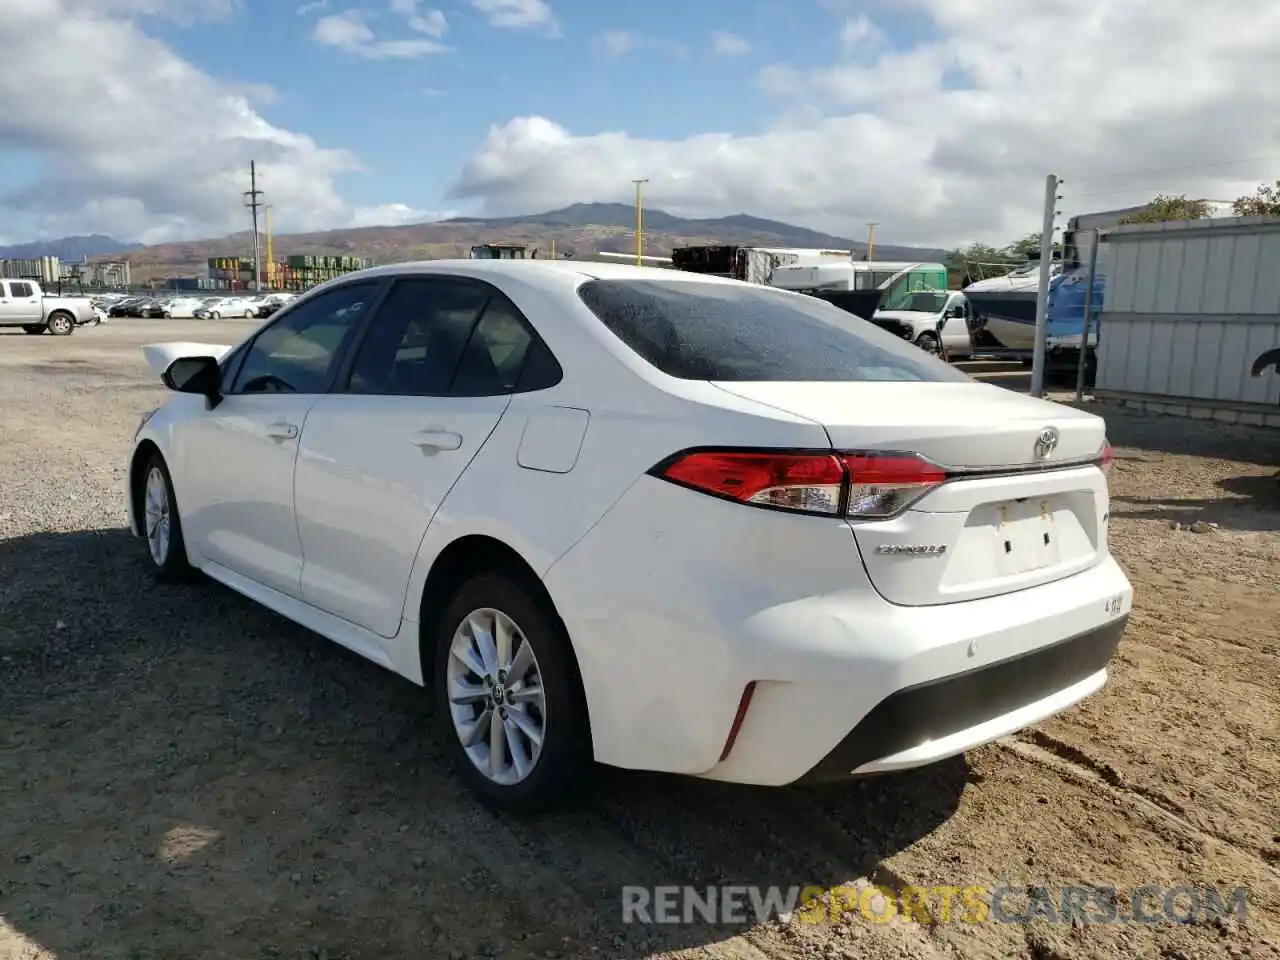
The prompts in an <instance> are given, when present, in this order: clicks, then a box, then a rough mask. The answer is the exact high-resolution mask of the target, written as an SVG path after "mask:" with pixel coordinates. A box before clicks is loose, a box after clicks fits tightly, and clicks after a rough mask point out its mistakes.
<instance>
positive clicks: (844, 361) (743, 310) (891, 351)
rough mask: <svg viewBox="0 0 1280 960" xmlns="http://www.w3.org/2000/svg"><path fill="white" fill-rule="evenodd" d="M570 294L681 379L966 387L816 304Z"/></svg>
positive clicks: (871, 329) (648, 286)
mask: <svg viewBox="0 0 1280 960" xmlns="http://www.w3.org/2000/svg"><path fill="white" fill-rule="evenodd" d="M578 294H579V296H580V297H581V298H582V301H583V302H584V303H585V304H586V305H587V307H589V308H590V310H591V312H592V313H594V314H595V315H596V316H597V317H598V318H599V319H600V321H601V322H602V323H603V324H604V325H605V326H606V327H607V328H608V329H609V330H610V331H611V332H612V333H613V334H614V335H615V336H617V337H618V338H619V339H620V340H621V341H622V342H623V343H625V344H626V345H627V346H628V347H629V348H631V350H633V351H634V352H635V353H636V354H638V355H639V356H640V357H642V358H643V359H644V360H645V361H647V362H648V363H650V364H652V365H653V366H654V367H656V368H657V369H659V370H661V371H662V372H663V373H665V374H668V375H669V376H673V377H679V378H680V379H682V380H721V381H839V380H855V381H856V380H861V381H886V380H901V381H917V382H934V381H962V382H963V381H968V380H969V379H970V378H969V377H968V376H966V375H965V374H964V373H961V372H959V371H958V370H956V369H954V368H953V367H951V366H949V365H948V364H946V363H943V362H942V361H940V360H938V359H936V358H934V357H931V356H930V355H928V354H926V353H925V352H924V351H922V350H920V349H919V348H918V347H916V346H914V345H913V344H911V343H908V342H906V341H904V340H901V339H899V338H898V337H895V336H893V335H892V334H889V333H886V332H885V331H883V330H881V329H879V328H878V327H876V326H874V325H873V324H870V323H868V322H867V321H865V320H863V319H861V318H860V317H857V316H855V315H853V314H851V313H847V312H846V311H844V310H841V309H840V308H839V307H835V306H832V305H831V304H829V303H826V302H824V301H822V300H819V299H818V298H816V297H806V296H803V295H798V294H788V293H784V292H782V291H779V290H771V289H769V288H767V287H760V286H756V285H754V284H713V283H705V282H702V281H697V280H689V281H668V280H589V281H587V282H586V283H584V284H583V285H582V286H581V287H579V288H578Z"/></svg>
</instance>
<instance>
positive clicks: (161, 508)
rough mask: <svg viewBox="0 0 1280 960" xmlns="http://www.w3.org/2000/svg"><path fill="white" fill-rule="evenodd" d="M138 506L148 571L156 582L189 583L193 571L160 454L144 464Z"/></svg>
mask: <svg viewBox="0 0 1280 960" xmlns="http://www.w3.org/2000/svg"><path fill="white" fill-rule="evenodd" d="M138 504H139V506H140V508H141V509H140V510H139V511H138V513H139V515H140V520H141V526H142V534H143V537H144V538H145V539H146V543H147V556H149V557H150V558H151V569H152V572H153V573H154V574H155V576H156V579H158V580H162V581H165V582H179V581H185V580H189V579H190V578H191V576H192V574H193V573H194V571H193V569H192V567H191V565H190V564H189V563H187V547H186V542H185V541H184V540H183V538H182V519H181V518H180V517H179V516H178V500H177V498H176V497H175V496H174V494H173V480H172V478H171V477H170V476H169V468H168V467H167V466H166V465H165V462H164V458H163V457H162V456H160V454H159V453H153V454H152V455H151V459H150V460H148V461H147V466H146V472H145V473H144V474H143V476H142V483H141V490H140V491H139V496H138Z"/></svg>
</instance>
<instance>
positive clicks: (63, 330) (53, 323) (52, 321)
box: [47, 310, 76, 337]
mask: <svg viewBox="0 0 1280 960" xmlns="http://www.w3.org/2000/svg"><path fill="white" fill-rule="evenodd" d="M47 326H48V327H49V332H50V333H52V334H53V335H54V336H55V337H65V336H66V335H67V334H69V333H70V332H71V331H72V330H74V329H75V326H76V324H75V320H73V319H72V317H71V314H69V313H63V312H62V311H60V310H58V311H54V312H53V313H51V314H49V321H48V324H47Z"/></svg>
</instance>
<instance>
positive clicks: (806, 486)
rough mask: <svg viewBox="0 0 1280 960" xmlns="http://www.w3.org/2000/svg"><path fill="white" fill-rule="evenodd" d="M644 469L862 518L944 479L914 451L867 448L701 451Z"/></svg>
mask: <svg viewBox="0 0 1280 960" xmlns="http://www.w3.org/2000/svg"><path fill="white" fill-rule="evenodd" d="M650 472H651V473H653V474H655V475H656V476H659V477H662V478H663V479H665V480H670V481H671V482H672V483H678V484H680V485H681V486H684V487H689V488H690V489H692V490H698V491H700V492H702V493H707V494H710V495H712V496H715V497H720V498H722V499H726V500H734V501H737V502H738V503H746V504H750V505H752V506H758V507H772V508H774V509H779V510H791V511H794V512H796V513H808V514H820V515H824V516H840V515H842V514H843V515H846V516H849V517H851V518H855V519H861V520H878V519H885V518H887V517H892V516H896V515H897V514H898V513H901V512H902V511H903V510H905V509H907V507H909V506H910V505H911V504H913V503H915V502H916V501H917V500H919V499H920V498H921V497H923V496H924V495H925V494H927V493H928V492H929V491H930V490H932V489H934V488H935V487H937V486H938V485H939V484H941V483H945V482H946V480H947V473H946V471H945V470H943V469H942V468H941V467H939V466H936V465H935V464H932V463H930V462H929V461H927V460H925V459H923V458H922V457H920V456H918V455H916V454H914V453H896V452H870V451H868V452H859V453H835V452H833V453H808V452H797V451H786V450H779V451H741V450H699V451H691V452H689V453H685V454H679V455H677V456H675V457H673V458H671V459H669V460H667V461H665V462H664V463H661V464H659V465H658V466H657V467H655V468H654V469H653V470H652V471H650Z"/></svg>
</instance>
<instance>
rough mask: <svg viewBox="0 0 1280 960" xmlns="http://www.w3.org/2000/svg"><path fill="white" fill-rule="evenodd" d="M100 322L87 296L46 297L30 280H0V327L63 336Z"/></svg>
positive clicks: (38, 286) (38, 285) (36, 284)
mask: <svg viewBox="0 0 1280 960" xmlns="http://www.w3.org/2000/svg"><path fill="white" fill-rule="evenodd" d="M100 319H101V317H100V316H99V315H98V311H97V310H95V309H94V306H93V303H92V302H91V301H90V300H89V298H88V297H50V296H46V295H45V292H44V291H43V290H41V289H40V284H38V283H36V282H35V281H34V280H0V327H21V328H22V329H23V330H25V331H26V332H27V333H44V332H45V331H46V330H48V331H49V332H50V333H52V334H53V335H54V336H55V337H65V336H66V335H67V334H69V333H71V331H73V330H75V328H76V327H79V326H83V325H84V324H86V323H95V322H97V321H98V320H100Z"/></svg>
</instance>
